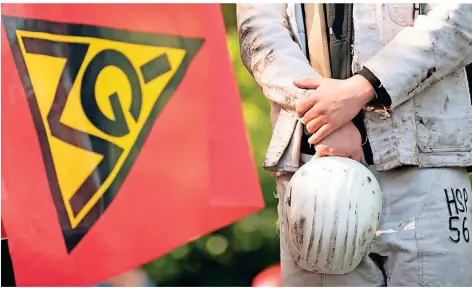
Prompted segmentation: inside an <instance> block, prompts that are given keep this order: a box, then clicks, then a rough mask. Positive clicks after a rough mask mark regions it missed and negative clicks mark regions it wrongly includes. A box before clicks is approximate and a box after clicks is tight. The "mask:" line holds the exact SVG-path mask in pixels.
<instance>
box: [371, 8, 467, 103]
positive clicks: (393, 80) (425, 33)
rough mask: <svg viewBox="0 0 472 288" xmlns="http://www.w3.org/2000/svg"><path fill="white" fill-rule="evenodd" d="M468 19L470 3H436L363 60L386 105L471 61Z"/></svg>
mask: <svg viewBox="0 0 472 288" xmlns="http://www.w3.org/2000/svg"><path fill="white" fill-rule="evenodd" d="M471 23H472V5H471V4H456V3H447V4H441V5H436V6H435V7H434V8H433V9H432V10H430V11H429V13H428V14H427V15H421V16H418V19H417V20H416V21H415V24H414V26H413V27H407V28H405V29H403V30H402V31H401V32H400V33H398V34H397V35H396V36H395V38H394V39H393V40H392V41H391V42H390V43H388V44H387V45H386V46H385V47H384V48H383V49H382V50H381V51H380V52H379V53H378V54H376V55H375V56H374V57H373V58H371V59H370V60H368V61H367V62H366V63H365V64H364V67H367V68H368V69H369V70H370V71H372V73H373V74H374V75H375V76H377V78H378V79H379V80H380V82H381V83H382V85H383V86H384V87H385V89H386V90H387V92H388V94H389V95H390V98H391V101H392V103H391V106H390V108H392V109H393V108H395V107H396V106H398V105H400V104H402V103H403V102H405V101H407V100H408V99H410V98H412V97H414V96H415V95H417V94H418V93H420V92H422V91H423V90H425V89H426V88H428V87H430V86H432V85H433V84H435V83H437V82H438V81H440V80H441V79H443V78H444V77H445V76H447V75H449V74H450V73H452V72H454V71H457V70H458V69H461V68H464V67H465V66H466V65H468V64H469V63H471V62H472V25H471Z"/></svg>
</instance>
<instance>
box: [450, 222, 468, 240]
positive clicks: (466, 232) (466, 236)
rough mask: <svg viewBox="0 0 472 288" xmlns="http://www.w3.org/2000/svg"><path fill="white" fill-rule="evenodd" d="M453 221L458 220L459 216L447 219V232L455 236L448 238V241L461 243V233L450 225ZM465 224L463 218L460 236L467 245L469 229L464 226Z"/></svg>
mask: <svg viewBox="0 0 472 288" xmlns="http://www.w3.org/2000/svg"><path fill="white" fill-rule="evenodd" d="M453 220H460V218H459V216H452V217H449V231H453V232H455V233H456V235H457V236H456V237H455V238H452V237H451V236H449V239H451V240H452V241H453V242H455V243H458V242H459V241H461V232H460V230H459V229H458V228H457V227H455V226H454V225H453V223H452V221H453ZM466 222H467V217H464V219H463V220H462V236H463V237H464V240H465V242H467V243H469V236H470V235H469V229H468V228H467V226H466Z"/></svg>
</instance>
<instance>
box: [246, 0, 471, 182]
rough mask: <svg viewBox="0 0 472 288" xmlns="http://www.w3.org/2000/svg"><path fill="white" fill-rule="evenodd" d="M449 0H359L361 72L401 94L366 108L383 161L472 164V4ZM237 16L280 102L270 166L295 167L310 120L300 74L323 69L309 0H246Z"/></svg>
mask: <svg viewBox="0 0 472 288" xmlns="http://www.w3.org/2000/svg"><path fill="white" fill-rule="evenodd" d="M445 3H446V4H429V5H427V10H426V14H425V15H419V16H414V15H415V13H414V5H413V4H404V3H401V4H354V6H353V17H354V44H353V51H354V55H353V64H352V69H353V72H356V71H358V70H360V69H361V68H362V67H364V66H365V67H367V68H368V69H369V70H370V71H372V72H373V73H374V75H376V76H377V78H378V79H379V80H380V81H381V82H382V84H383V86H384V87H385V89H386V90H387V92H388V94H389V95H390V97H391V99H392V104H391V107H390V109H391V111H390V113H379V112H372V111H371V112H366V116H365V119H364V123H365V126H366V130H367V136H368V138H369V141H370V145H371V148H372V152H373V159H374V164H375V165H376V167H377V169H378V170H379V171H383V170H388V169H393V168H395V167H398V166H402V165H415V166H419V167H448V166H459V167H466V166H472V104H471V97H470V93H469V87H468V82H467V78H466V73H465V69H464V67H465V66H466V65H467V64H469V63H471V62H472V5H471V4H456V3H447V2H445ZM237 19H238V30H239V36H240V46H241V58H242V60H243V63H244V65H245V66H246V68H247V69H248V70H249V71H250V72H251V73H252V75H253V76H254V78H255V80H256V81H257V83H258V84H259V85H260V87H261V88H262V91H263V94H264V95H265V96H267V97H268V98H269V99H270V100H271V102H272V103H271V105H272V107H271V108H272V123H273V136H272V139H271V142H270V144H269V148H268V151H267V154H266V158H265V160H264V168H265V169H267V170H269V171H273V172H279V174H282V173H283V172H293V171H296V170H297V169H298V167H299V166H300V141H301V135H302V133H303V127H302V124H301V122H299V121H297V119H296V117H295V113H294V112H293V111H294V110H295V100H296V99H303V98H304V97H306V96H307V92H306V91H305V90H302V89H298V88H297V87H295V86H294V85H293V80H295V79H303V78H311V77H319V74H318V73H317V72H316V71H314V69H313V68H312V67H311V66H310V63H309V62H308V60H307V59H308V58H307V55H306V51H305V50H306V49H305V47H306V46H305V45H306V41H307V39H306V35H305V29H304V23H303V16H302V7H301V5H300V4H295V3H291V4H238V7H237ZM320 45H321V43H320ZM312 49H313V48H312ZM281 108H284V109H281ZM276 174H277V173H276Z"/></svg>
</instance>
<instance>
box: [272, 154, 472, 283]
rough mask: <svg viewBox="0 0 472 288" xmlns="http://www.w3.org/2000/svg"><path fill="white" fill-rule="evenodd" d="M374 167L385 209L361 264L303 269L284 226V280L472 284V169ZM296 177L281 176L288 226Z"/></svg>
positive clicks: (280, 193) (280, 189)
mask: <svg viewBox="0 0 472 288" xmlns="http://www.w3.org/2000/svg"><path fill="white" fill-rule="evenodd" d="M307 156H308V155H303V159H304V160H305V161H306V160H307V159H309V158H308V157H307ZM369 169H370V170H371V171H372V172H373V173H374V175H375V176H376V178H377V180H378V181H379V183H380V187H381V190H382V193H383V209H382V215H381V218H380V226H379V229H378V231H377V236H376V237H375V238H374V240H373V242H372V244H371V248H370V251H369V252H368V253H366V255H365V257H364V259H363V261H362V262H361V264H360V265H359V266H358V267H357V268H356V269H355V270H354V271H353V272H351V273H348V274H344V275H327V274H319V273H313V272H308V271H306V270H303V269H302V268H300V267H299V266H297V264H296V263H295V262H294V261H293V258H292V256H291V254H290V251H289V250H288V248H287V247H286V245H285V243H284V242H283V240H282V239H284V235H283V233H284V229H279V230H280V233H281V235H280V239H281V242H280V248H281V251H280V257H281V268H282V275H281V276H282V285H283V286H292V287H293V286H304V287H307V286H312V287H313V286H338V287H340V286H472V239H471V237H472V235H471V234H472V231H471V230H472V204H471V202H472V191H471V183H470V180H469V177H468V173H467V171H466V169H464V168H416V167H401V168H398V169H395V170H391V171H385V172H378V171H376V169H375V168H374V167H373V166H371V167H369ZM292 176H293V174H289V175H284V176H280V177H278V178H277V193H278V198H279V205H278V213H279V225H286V223H285V222H284V219H286V217H281V216H282V215H283V213H284V205H283V201H282V199H284V198H283V194H284V193H285V190H286V187H287V184H288V182H289V181H290V178H291V177H292Z"/></svg>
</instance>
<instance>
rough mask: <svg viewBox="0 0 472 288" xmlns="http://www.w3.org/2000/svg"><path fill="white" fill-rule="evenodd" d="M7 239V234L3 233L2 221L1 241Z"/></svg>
mask: <svg viewBox="0 0 472 288" xmlns="http://www.w3.org/2000/svg"><path fill="white" fill-rule="evenodd" d="M3 239H7V233H6V232H5V228H3V221H2V240H3Z"/></svg>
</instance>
